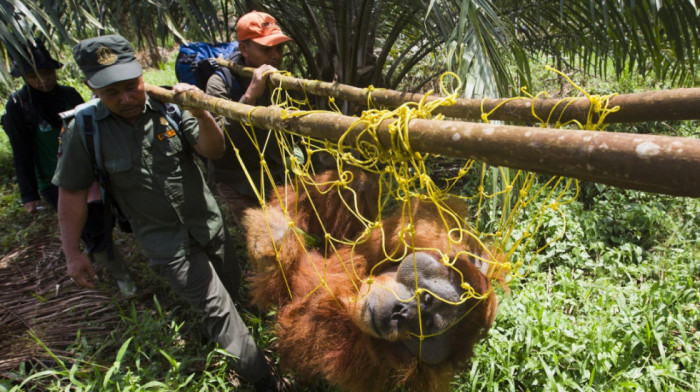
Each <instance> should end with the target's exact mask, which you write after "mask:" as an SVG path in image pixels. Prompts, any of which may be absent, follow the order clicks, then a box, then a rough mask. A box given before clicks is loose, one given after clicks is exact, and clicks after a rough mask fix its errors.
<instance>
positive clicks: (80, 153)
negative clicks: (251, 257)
mask: <svg viewBox="0 0 700 392" xmlns="http://www.w3.org/2000/svg"><path fill="white" fill-rule="evenodd" d="M161 105H162V104H161V103H160V102H158V101H156V100H154V99H152V98H150V97H148V99H147V100H146V107H145V110H144V113H143V114H142V115H141V116H140V117H139V119H138V120H137V122H136V123H134V124H131V123H129V122H127V121H126V120H124V119H122V118H120V117H118V116H116V115H113V114H111V113H110V112H109V110H108V109H107V107H105V106H104V105H103V104H102V103H101V102H99V103H98V104H97V108H96V111H95V120H96V121H97V128H98V129H97V130H96V133H95V141H96V142H98V143H99V145H100V146H101V153H102V157H103V162H104V168H105V171H106V172H107V175H108V177H109V180H108V181H109V184H110V186H111V187H112V193H113V195H114V198H115V199H116V201H117V203H119V206H120V207H121V209H122V211H123V212H124V214H125V215H126V216H127V217H128V219H129V222H130V223H131V226H132V229H133V230H134V234H135V235H136V239H137V240H138V241H139V243H140V244H141V246H142V248H143V250H144V253H145V255H146V256H147V257H150V258H166V257H177V256H182V255H185V254H189V244H190V236H191V237H192V238H194V239H195V240H196V241H197V242H198V243H199V244H201V245H205V244H207V243H208V242H209V241H210V240H211V239H212V238H214V236H215V235H216V233H217V232H218V231H219V230H220V229H221V228H222V226H223V220H222V218H221V212H220V211H219V208H218V206H217V205H216V201H215V200H214V197H213V196H212V194H211V192H210V191H209V188H208V187H207V186H206V184H205V182H204V177H203V176H202V173H201V171H200V170H199V167H198V166H197V164H196V162H195V161H194V159H193V152H194V148H193V146H194V145H195V144H196V143H197V138H198V137H199V124H198V122H197V119H196V118H194V117H193V116H192V115H190V113H189V112H187V111H184V112H183V114H182V121H181V123H180V132H181V133H182V136H183V137H184V139H185V140H183V139H181V138H180V137H179V136H178V135H177V134H176V133H174V132H172V131H171V132H168V130H170V129H171V127H170V125H168V124H167V121H166V119H165V118H164V117H163V115H162V114H161V113H162V112H161V110H160V107H161ZM61 140H62V141H61V143H62V153H61V156H60V157H59V160H58V166H57V168H56V173H55V174H54V177H53V183H54V184H55V185H57V186H59V187H61V188H65V189H68V190H80V189H86V188H88V187H89V186H90V184H92V182H93V181H95V175H94V172H93V168H92V164H91V161H90V155H89V152H88V150H87V148H86V145H85V138H84V134H83V132H82V131H80V130H77V129H76V126H75V121H71V122H70V124H68V126H67V129H66V131H65V133H64V134H63V136H62V139H61Z"/></svg>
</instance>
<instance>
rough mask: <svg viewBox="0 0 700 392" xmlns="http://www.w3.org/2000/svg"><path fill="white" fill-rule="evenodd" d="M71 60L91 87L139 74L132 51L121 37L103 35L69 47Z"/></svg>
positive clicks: (134, 76) (102, 85) (104, 85)
mask: <svg viewBox="0 0 700 392" xmlns="http://www.w3.org/2000/svg"><path fill="white" fill-rule="evenodd" d="M73 57H74V58H75V62H76V63H78V66H79V67H80V69H81V70H82V71H83V73H84V74H85V79H86V81H87V84H88V86H90V87H92V88H103V87H106V86H109V85H110V84H113V83H117V82H121V81H123V80H129V79H134V78H138V77H139V76H141V74H142V73H143V71H142V70H141V64H139V62H138V60H136V56H134V49H133V48H132V47H131V44H130V43H129V41H127V40H126V39H125V38H124V37H122V36H121V35H116V34H115V35H103V36H101V37H95V38H90V39H86V40H83V41H80V42H78V44H77V45H75V46H74V47H73Z"/></svg>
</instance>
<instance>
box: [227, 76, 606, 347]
mask: <svg viewBox="0 0 700 392" xmlns="http://www.w3.org/2000/svg"><path fill="white" fill-rule="evenodd" d="M548 69H550V70H551V71H553V72H556V73H558V74H560V75H562V76H563V77H565V78H566V79H567V80H568V81H569V83H571V84H572V85H573V86H574V87H575V89H576V90H578V91H580V92H581V93H582V94H583V95H584V96H585V97H587V98H588V99H589V101H590V102H591V109H590V112H589V115H588V121H587V123H586V124H581V123H579V122H577V121H569V122H566V123H562V122H561V121H560V118H561V114H562V113H563V111H562V112H561V113H560V117H559V118H552V115H550V116H549V117H548V118H539V117H538V116H537V115H535V113H534V109H533V121H536V122H539V123H541V124H542V126H546V125H549V126H551V124H554V127H556V128H562V127H566V126H569V127H576V128H578V129H588V130H597V129H602V128H604V124H603V122H604V119H605V116H606V115H607V114H609V113H612V112H614V111H616V110H618V109H619V108H617V107H613V108H611V107H609V100H610V98H611V97H612V96H613V95H608V96H595V95H590V94H589V93H587V92H586V91H584V90H583V89H582V88H581V87H579V86H577V85H576V84H575V83H573V82H572V81H571V80H570V79H569V78H568V77H567V76H566V75H564V74H562V73H561V72H559V71H556V70H554V69H551V68H548ZM448 78H449V80H446V79H448ZM440 82H441V83H440V85H441V93H442V96H443V97H442V98H440V99H437V100H434V101H431V102H426V100H425V99H424V100H423V101H421V102H419V103H406V104H404V105H402V106H400V107H398V108H396V109H394V110H387V109H383V108H377V107H375V105H374V103H373V102H372V99H371V92H372V91H373V89H372V88H371V87H370V88H369V89H368V99H367V109H366V110H364V111H363V112H362V113H361V115H359V116H358V117H357V119H356V120H355V124H353V127H351V129H352V128H354V127H356V126H357V125H362V126H363V127H364V131H363V132H362V133H361V135H360V136H359V137H357V138H354V139H352V140H351V138H350V136H348V134H346V135H344V136H343V137H342V138H341V139H340V140H339V141H338V142H337V143H331V142H328V141H325V140H317V139H311V138H308V137H301V136H300V135H294V137H295V138H296V141H297V143H296V144H295V143H293V139H292V137H291V136H290V133H289V132H269V134H268V137H267V139H265V140H258V139H257V138H256V136H255V133H254V132H253V130H252V127H251V126H250V121H248V122H245V121H244V122H242V124H243V126H244V129H245V130H246V133H247V135H248V137H249V138H250V140H252V141H253V142H254V143H255V145H256V148H257V152H258V153H259V155H260V159H261V166H262V167H263V168H264V169H265V170H264V171H263V173H262V174H261V176H264V177H266V178H267V179H268V180H269V181H270V182H272V181H273V176H272V174H271V173H270V172H269V170H268V166H267V163H266V162H265V158H264V151H265V149H266V148H269V146H270V145H271V144H272V143H276V144H277V145H279V146H280V150H281V151H283V153H284V155H285V156H286V157H287V159H286V160H285V169H286V173H287V174H286V178H285V180H284V182H283V183H282V184H281V185H292V186H293V187H295V188H296V189H297V190H298V191H299V190H310V189H314V190H315V191H316V192H321V191H323V192H335V191H338V190H339V189H343V190H349V191H350V192H352V194H353V195H354V196H353V197H352V198H350V199H349V200H346V203H345V206H344V207H345V208H347V209H348V210H349V211H350V213H352V214H354V216H356V217H357V218H358V219H359V220H361V221H362V222H363V224H364V225H365V227H366V230H365V234H366V233H368V232H370V231H372V230H376V229H382V226H381V225H382V223H381V220H382V218H383V217H384V216H385V215H386V210H387V209H390V210H391V211H393V212H394V213H401V214H404V216H405V220H402V222H404V229H403V232H404V234H405V235H402V236H401V238H405V240H404V241H405V248H406V249H407V250H408V251H406V252H403V253H397V252H396V250H395V249H384V250H383V254H384V260H381V261H380V262H379V263H378V264H377V266H376V267H375V269H377V268H379V266H381V265H382V264H383V263H395V262H399V261H401V260H402V259H403V258H404V257H405V256H406V254H405V253H407V252H416V251H420V250H428V251H434V252H436V253H438V254H440V255H442V263H443V264H444V265H445V266H446V267H447V268H452V269H453V270H455V271H456V272H457V273H458V274H460V273H459V271H458V270H457V269H456V268H454V265H453V263H454V262H455V260H456V257H457V256H459V255H460V254H461V253H466V254H467V256H469V257H471V258H473V259H478V260H480V261H481V263H487V267H488V268H485V269H483V271H485V272H486V273H485V275H486V276H487V278H489V279H491V280H492V283H493V286H494V287H503V286H506V285H508V283H509V282H510V281H512V279H513V278H518V277H522V276H524V275H526V274H527V273H528V271H529V267H530V266H531V265H532V262H533V260H534V259H535V257H537V255H538V254H540V253H541V252H543V251H544V250H545V249H546V248H547V247H549V246H550V245H551V244H552V243H554V242H555V241H557V240H559V239H561V238H562V236H563V235H564V233H565V228H566V223H565V222H566V214H565V212H564V211H563V210H562V206H564V205H566V204H568V203H571V202H572V201H574V200H575V199H576V197H577V196H578V191H579V187H578V182H577V181H576V180H572V179H569V178H563V177H557V176H544V175H538V174H536V173H532V172H527V171H522V170H513V169H509V168H505V167H491V166H489V165H487V164H485V163H482V162H477V161H474V160H462V161H459V160H454V159H452V160H449V159H447V160H443V161H442V165H443V166H444V165H448V166H450V168H451V169H452V170H449V172H448V174H447V175H445V174H441V173H442V171H441V170H442V169H443V168H441V167H439V166H440V165H439V164H437V163H436V162H438V160H440V157H437V156H431V155H429V154H424V153H421V152H418V151H415V150H413V149H412V148H411V145H410V143H409V137H408V136H409V134H410V127H409V123H410V121H411V120H412V119H415V118H420V119H430V120H433V121H440V120H442V119H443V116H442V115H433V113H432V112H433V110H434V109H435V108H437V107H439V106H442V105H450V104H453V103H454V102H455V100H456V98H457V97H458V94H459V91H460V88H461V82H460V81H459V79H458V78H457V76H456V75H454V74H451V73H446V74H444V75H442V77H441V79H440ZM450 83H451V84H456V85H457V87H456V88H455V89H454V90H452V91H448V90H447V88H446V87H445V86H446V85H448V84H450ZM522 91H523V93H524V94H525V95H524V96H522V97H515V98H512V99H520V100H532V101H533V105H531V106H532V108H534V107H535V105H534V101H535V100H537V99H539V98H542V97H547V95H546V93H539V94H536V95H534V96H533V95H530V94H528V93H527V92H526V91H525V89H523V90H522ZM430 94H432V92H430V93H428V94H426V97H427V96H429V95H430ZM574 99H576V98H564V99H562V100H561V102H560V104H559V105H557V106H555V108H554V109H553V110H552V112H555V111H556V110H557V109H558V107H559V106H560V105H564V111H565V109H566V107H568V105H570V104H571V103H572V102H573V101H574ZM273 102H274V104H276V105H278V106H280V107H282V108H284V109H285V112H284V115H286V116H304V115H306V114H308V113H315V112H317V111H312V110H311V107H310V104H309V100H308V99H303V100H296V99H293V98H292V97H291V96H290V94H288V93H287V92H286V91H284V90H282V89H279V88H278V89H276V90H275V91H274V93H273ZM329 106H330V107H331V108H333V110H334V111H336V112H338V113H340V111H339V110H338V109H337V107H336V105H335V101H334V99H333V98H329ZM498 109H499V107H496V108H495V109H493V110H492V111H490V112H488V113H483V114H482V120H483V121H484V122H489V116H490V115H491V114H492V113H493V112H495V111H497V110H498ZM482 112H483V110H482ZM593 118H597V119H598V120H597V121H596V122H595V123H593V121H592V119H593ZM387 119H390V120H391V121H392V125H391V126H390V127H389V131H390V133H391V145H390V146H388V147H387V146H383V145H382V144H381V143H380V142H379V138H378V136H377V130H378V128H379V124H381V123H382V122H384V121H385V120H387ZM562 132H566V130H565V129H562ZM231 142H232V144H233V145H234V146H235V145H236V140H231ZM300 148H303V149H304V150H305V151H304V152H305V155H306V157H305V159H304V158H303V157H301V156H300V154H299V150H300ZM322 152H323V153H327V154H330V156H332V157H333V159H334V160H335V162H336V168H337V170H338V172H339V173H340V175H339V180H338V181H337V182H336V183H333V184H327V183H326V184H316V183H314V175H315V174H316V173H314V169H313V166H312V165H311V163H310V162H311V161H312V160H313V156H314V155H315V154H319V153H322ZM239 160H240V155H239ZM242 163H243V162H242V161H241V164H242ZM347 166H354V167H360V168H362V169H363V170H365V171H367V172H371V173H375V174H376V175H377V176H378V177H379V189H380V192H379V197H378V199H377V206H378V211H379V212H378V214H377V216H374V217H365V216H362V214H360V213H359V212H358V211H356V205H355V202H354V200H357V195H356V194H355V193H354V192H355V191H354V190H353V189H352V188H350V187H349V186H348V185H349V184H350V183H351V181H352V178H351V173H350V172H347V171H345V170H344V169H345V168H346V167H347ZM438 172H440V173H438ZM247 176H248V180H249V181H250V183H251V184H252V185H253V188H254V189H256V195H257V198H258V200H259V202H260V204H261V206H262V207H263V208H264V206H265V198H264V196H265V195H266V194H269V192H270V191H271V190H270V189H262V187H263V185H260V184H264V182H265V181H263V180H264V178H252V177H251V176H250V174H248V173H247ZM321 189H323V190H321ZM275 192H277V190H275ZM277 197H278V198H280V199H284V197H283V195H279V194H278V195H277ZM450 198H457V199H461V200H463V201H464V202H465V203H466V204H467V205H468V206H469V216H460V215H459V214H458V213H457V212H456V211H454V210H453V209H451V208H450V206H449V204H448V203H446V200H448V199H450ZM415 200H421V201H429V202H430V203H432V204H433V205H434V206H435V208H436V210H437V211H439V215H440V218H441V219H442V221H443V223H444V226H445V230H446V231H447V232H449V235H448V238H449V240H450V243H451V244H455V245H456V244H459V243H462V242H463V239H464V238H471V239H472V241H473V242H476V243H478V244H479V247H480V248H481V249H479V250H478V251H477V250H474V251H470V250H460V251H459V253H457V256H455V255H454V252H450V249H437V248H435V249H424V248H421V249H418V248H414V246H413V245H412V243H411V242H412V240H411V239H412V238H414V235H415V230H416V226H415V224H414V222H413V221H412V218H411V214H410V211H411V205H412V204H411V203H412V201H415ZM314 208H315V207H314ZM317 212H318V211H317ZM285 214H286V215H287V218H288V220H289V221H290V222H291V221H292V218H291V217H292V216H293V212H292V211H285ZM556 216H558V217H559V218H560V219H561V221H563V222H564V224H563V225H561V229H560V230H559V232H557V233H554V234H551V233H550V234H549V235H538V232H539V231H540V230H542V228H543V225H544V224H545V223H546V222H547V221H548V220H549V219H551V218H553V217H556ZM268 227H269V225H268ZM291 233H293V234H294V235H295V236H296V237H297V240H298V241H302V242H303V241H307V239H306V238H305V236H304V233H303V232H299V231H291ZM270 235H271V237H272V233H270ZM365 238H366V236H360V237H359V239H348V238H333V237H332V236H331V235H330V234H328V233H326V235H325V236H324V238H323V239H322V241H323V244H318V245H319V249H325V252H327V253H326V254H327V255H329V254H330V252H335V251H337V249H339V248H341V247H348V246H349V247H352V246H355V245H356V244H357V241H362V240H363V239H365ZM494 253H497V254H494ZM484 254H486V255H487V256H486V257H484V256H483V255H484ZM448 255H452V256H448ZM498 255H501V256H500V257H499V256H498ZM278 260H279V253H278ZM346 272H347V274H349V275H352V276H353V278H355V279H357V278H358V277H357V274H356V271H355V270H354V269H353V268H352V266H351V267H350V268H347V269H346ZM316 273H317V274H318V277H319V280H320V281H321V282H322V283H321V284H320V285H319V286H318V287H316V288H315V289H314V291H315V290H319V289H327V286H326V285H325V281H324V278H323V277H324V271H323V270H320V269H319V270H317V271H316ZM374 273H375V270H372V271H370V273H369V277H367V278H365V279H364V281H365V282H367V283H369V284H375V282H374V279H373V278H374ZM460 275H461V274H460ZM286 278H288V277H285V279H286ZM461 287H462V289H463V293H462V295H461V297H460V300H459V301H458V302H455V301H447V300H445V299H443V298H439V297H437V299H439V300H442V301H445V302H447V303H449V304H452V305H460V304H462V303H464V302H465V301H467V300H469V299H471V298H476V299H481V298H485V297H486V295H488V293H485V294H479V293H477V292H476V291H475V290H474V289H472V288H471V286H470V285H469V284H468V282H466V281H464V279H462V285H461ZM387 289H388V290H390V289H389V288H387ZM425 291H426V289H424V288H422V287H418V285H416V287H415V295H414V297H411V298H401V297H400V295H399V294H398V293H395V292H394V293H393V294H394V296H395V297H396V298H397V299H398V300H400V301H406V302H408V301H416V300H417V301H420V298H422V296H421V294H423V293H424V292H425ZM309 294H310V293H309ZM430 294H431V295H433V296H435V293H430ZM290 295H291V292H290ZM357 295H358V296H361V295H363V293H361V292H360V290H359V288H358V292H357ZM419 308H420V307H419ZM420 330H421V331H423V328H422V326H421V329H420ZM416 336H417V337H418V338H419V339H420V340H421V341H422V340H423V339H425V338H427V337H429V335H424V334H423V332H421V333H420V334H416Z"/></svg>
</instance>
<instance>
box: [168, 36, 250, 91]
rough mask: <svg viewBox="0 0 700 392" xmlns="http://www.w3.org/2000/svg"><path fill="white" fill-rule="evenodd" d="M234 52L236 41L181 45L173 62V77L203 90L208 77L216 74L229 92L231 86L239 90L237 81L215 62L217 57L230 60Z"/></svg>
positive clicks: (236, 50)
mask: <svg viewBox="0 0 700 392" xmlns="http://www.w3.org/2000/svg"><path fill="white" fill-rule="evenodd" d="M236 52H238V41H234V42H225V43H218V44H209V43H206V42H190V43H188V44H182V45H180V50H179V52H178V54H177V59H176V60H175V76H176V77H177V80H178V81H179V82H184V83H189V84H193V85H195V86H197V87H199V88H200V89H202V90H205V89H206V87H207V80H209V77H210V76H211V75H213V74H214V73H218V74H219V75H220V76H221V77H222V78H223V79H224V82H226V86H227V87H228V88H229V90H230V88H231V86H232V84H235V85H237V86H236V88H239V89H240V85H239V83H238V81H237V80H236V78H235V77H232V75H231V72H230V71H229V69H228V68H222V67H221V66H219V64H218V63H217V62H216V59H217V58H218V57H219V56H223V58H224V59H226V60H230V59H231V58H232V57H233V55H234V54H235V53H236Z"/></svg>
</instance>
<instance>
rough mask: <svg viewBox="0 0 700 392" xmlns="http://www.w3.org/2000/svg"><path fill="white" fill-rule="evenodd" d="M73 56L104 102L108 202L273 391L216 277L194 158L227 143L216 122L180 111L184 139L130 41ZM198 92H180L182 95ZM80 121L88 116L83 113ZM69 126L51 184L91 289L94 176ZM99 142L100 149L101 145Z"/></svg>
mask: <svg viewBox="0 0 700 392" xmlns="http://www.w3.org/2000/svg"><path fill="white" fill-rule="evenodd" d="M73 56H74V57H75V60H76V62H77V63H78V66H79V67H80V69H81V70H82V71H83V72H84V73H85V83H86V84H87V85H88V86H89V87H90V89H91V90H92V91H93V93H94V94H95V96H97V98H98V99H99V101H98V102H97V103H96V107H95V108H94V124H96V127H95V128H96V129H95V138H94V140H96V143H99V145H98V146H99V148H100V151H101V154H100V155H101V159H102V161H103V163H104V165H103V166H104V168H105V171H106V174H107V177H108V184H109V186H110V188H111V194H112V196H113V197H114V199H115V200H116V202H117V203H118V204H119V206H120V208H121V209H122V210H123V212H124V214H125V215H126V216H127V217H128V219H129V222H130V224H131V227H132V229H133V232H134V234H135V236H136V239H137V240H138V242H139V243H140V245H141V247H142V248H143V252H144V253H145V254H146V256H147V257H148V258H149V266H150V267H151V268H152V269H153V270H155V271H156V272H157V273H158V274H159V275H161V276H162V277H163V278H165V279H166V280H167V281H168V283H169V284H170V286H171V287H172V288H173V289H174V290H175V291H176V292H177V293H178V294H179V295H181V296H182V297H183V298H184V299H186V300H187V301H188V302H189V303H190V304H191V305H192V306H193V307H194V308H196V309H197V310H198V311H200V312H201V313H203V327H204V328H203V330H205V331H206V333H207V335H208V336H209V337H210V338H211V339H212V340H214V341H216V342H217V343H218V344H219V345H220V347H221V348H223V349H224V350H226V351H228V352H229V353H231V354H233V355H234V356H235V357H236V358H237V360H236V361H235V362H234V366H235V368H236V369H237V371H238V372H239V373H240V374H241V375H242V376H243V377H244V378H245V379H246V380H247V381H249V382H250V383H252V384H254V385H255V386H256V389H257V390H261V391H274V390H277V385H276V382H275V380H274V378H273V377H272V376H271V369H270V367H269V366H268V364H267V362H266V360H265V357H264V356H263V353H262V352H261V350H260V349H259V348H258V347H257V346H256V344H255V342H254V341H253V338H252V336H251V335H250V333H249V331H248V329H247V328H246V326H245V324H244V323H243V320H241V318H240V316H239V314H238V312H237V310H236V308H235V306H234V304H233V301H232V299H231V296H230V295H229V292H228V291H227V290H226V287H225V286H224V284H223V283H222V279H224V280H225V279H227V277H226V276H223V275H222V276H221V278H222V279H220V277H219V275H217V271H220V270H223V269H226V268H227V267H226V266H225V263H224V260H225V258H224V243H225V239H224V230H225V228H224V226H223V220H222V217H221V212H220V211H219V208H218V207H217V205H216V202H215V200H214V197H213V196H212V194H211V192H210V191H209V189H208V188H207V186H206V184H205V181H204V177H203V175H202V173H201V171H200V170H199V167H198V166H197V164H196V162H195V160H194V153H193V151H196V152H197V153H199V154H200V155H202V156H204V157H207V158H218V157H220V156H221V155H222V154H223V153H224V149H225V144H224V137H223V133H222V132H221V129H220V128H219V126H218V125H217V124H216V121H215V120H214V118H213V117H212V115H211V114H210V113H209V112H207V111H205V110H201V109H191V110H189V111H184V112H183V113H182V118H181V120H180V123H179V132H174V130H173V127H172V126H171V125H170V123H169V122H168V121H167V119H166V118H165V115H164V113H165V110H164V106H163V104H162V103H161V102H159V101H157V100H155V99H153V98H151V97H150V96H149V95H148V94H147V93H146V91H145V86H144V81H143V77H142V70H141V66H140V65H139V63H138V61H137V60H136V58H135V56H134V52H133V49H132V47H131V45H130V44H129V42H128V41H127V40H126V39H124V38H123V37H121V36H119V35H108V36H102V37H96V38H91V39H88V40H84V41H81V42H80V43H78V45H76V46H75V47H74V48H73ZM190 89H196V87H195V86H191V85H187V84H178V85H176V86H174V87H173V90H174V91H175V92H176V93H182V92H184V91H187V90H190ZM76 110H77V113H76V118H78V117H79V116H80V115H81V113H80V110H84V109H81V107H78V108H77V109H76ZM77 124H78V121H76V120H73V121H71V122H70V123H69V124H68V126H67V127H66V131H65V133H64V135H63V137H62V153H61V155H60V157H59V162H58V167H57V169H56V173H55V175H54V178H53V182H54V183H55V184H56V185H57V186H58V187H59V194H60V197H59V205H58V213H59V225H60V229H61V241H62V245H63V251H64V253H65V255H66V263H67V267H68V274H69V275H70V276H71V277H72V278H73V279H74V280H75V281H76V283H77V284H79V285H81V286H85V287H92V285H93V284H92V281H93V279H94V272H93V270H92V267H91V265H90V263H89V262H87V260H86V259H85V257H84V255H83V254H82V253H80V251H79V250H78V246H77V245H78V244H77V240H78V234H79V232H80V228H81V227H82V225H83V223H84V219H85V209H84V207H83V206H84V202H83V203H80V202H78V201H80V200H84V198H85V195H86V192H87V188H88V187H89V185H90V183H91V182H92V181H94V179H95V174H94V170H93V167H92V164H91V157H90V155H89V153H88V147H87V146H86V141H85V138H84V137H83V130H81V129H78V128H79V126H78V125H77ZM98 140H99V141H98Z"/></svg>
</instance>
